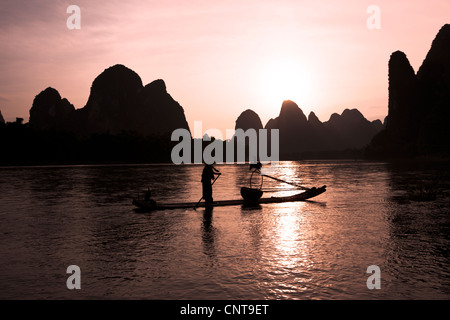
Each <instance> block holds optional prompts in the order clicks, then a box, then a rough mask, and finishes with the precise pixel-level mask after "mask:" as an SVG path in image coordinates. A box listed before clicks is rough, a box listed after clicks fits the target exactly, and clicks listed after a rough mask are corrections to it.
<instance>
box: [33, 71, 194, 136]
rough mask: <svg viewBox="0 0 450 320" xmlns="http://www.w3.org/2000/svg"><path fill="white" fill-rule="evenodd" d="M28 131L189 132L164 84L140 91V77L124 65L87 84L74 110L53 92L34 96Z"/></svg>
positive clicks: (153, 83)
mask: <svg viewBox="0 0 450 320" xmlns="http://www.w3.org/2000/svg"><path fill="white" fill-rule="evenodd" d="M29 125H30V128H33V129H36V130H56V131H71V132H76V133H79V134H86V135H90V134H96V133H100V134H101V133H108V134H119V133H121V132H133V133H136V134H141V135H154V134H167V133H171V132H172V131H173V130H175V129H177V128H184V129H187V130H189V125H188V123H187V121H186V117H185V114H184V110H183V108H182V107H181V105H180V104H179V103H178V102H176V101H175V100H174V99H173V98H172V97H171V96H170V94H169V93H168V92H167V89H166V85H165V83H164V81H163V80H160V79H158V80H155V81H153V82H151V83H149V84H147V85H146V86H143V84H142V80H141V78H140V77H139V75H138V74H137V73H136V72H134V71H132V70H131V69H128V68H127V67H125V66H123V65H120V64H118V65H114V66H112V67H110V68H108V69H106V70H105V71H103V72H102V73H101V74H100V75H99V76H98V77H96V78H95V80H94V81H93V83H92V86H91V92H90V95H89V99H88V101H87V103H86V105H85V106H84V107H83V108H81V109H78V110H76V109H75V108H74V106H73V105H71V104H70V103H69V101H68V100H67V99H65V98H61V96H60V94H59V92H58V91H57V90H56V89H54V88H47V89H45V90H44V91H42V92H41V93H39V94H38V95H37V96H36V97H35V99H34V101H33V105H32V107H31V109H30V121H29Z"/></svg>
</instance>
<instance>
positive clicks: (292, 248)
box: [0, 161, 450, 299]
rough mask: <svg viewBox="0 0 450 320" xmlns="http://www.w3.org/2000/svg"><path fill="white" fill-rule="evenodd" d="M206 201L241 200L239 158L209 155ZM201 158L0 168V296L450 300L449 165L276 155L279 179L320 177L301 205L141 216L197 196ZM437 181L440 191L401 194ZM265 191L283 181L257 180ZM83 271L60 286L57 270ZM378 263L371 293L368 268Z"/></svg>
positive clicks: (307, 181)
mask: <svg viewBox="0 0 450 320" xmlns="http://www.w3.org/2000/svg"><path fill="white" fill-rule="evenodd" d="M217 168H218V169H219V170H221V172H222V173H223V174H222V176H221V177H220V178H219V179H218V180H217V182H216V183H215V185H214V199H215V200H221V199H239V198H240V193H239V192H240V187H241V186H248V181H249V177H250V173H249V168H248V165H219V166H217ZM201 171H202V166H200V165H184V166H175V165H114V166H112V165H111V166H62V167H12V168H5V167H3V168H0V259H1V268H0V298H1V299H449V298H450V266H449V247H450V246H449V245H450V241H449V240H450V228H449V227H450V215H449V207H450V206H449V204H450V195H449V193H448V192H447V190H449V187H450V170H448V169H447V167H446V166H444V165H442V166H440V168H439V166H436V165H432V166H421V167H418V166H416V167H405V166H396V165H392V164H387V163H376V162H357V161H300V162H282V163H281V164H280V168H279V169H278V170H277V173H274V174H273V175H276V176H277V177H279V178H281V179H284V180H288V181H292V182H297V183H300V184H302V185H306V186H317V187H319V186H322V185H327V192H325V193H324V194H322V195H319V196H318V197H316V198H313V199H311V201H306V202H297V203H280V204H266V205H262V206H260V207H257V208H243V207H241V206H233V207H217V208H214V210H213V212H212V213H211V214H208V213H205V210H204V209H203V208H202V209H197V210H196V211H194V210H184V209H183V210H171V211H160V212H153V213H137V212H135V211H134V210H133V209H134V208H133V205H132V204H131V199H132V197H135V196H137V194H138V193H140V194H142V192H143V191H144V190H146V189H147V187H148V186H149V187H150V188H151V189H152V191H153V198H155V199H156V200H157V201H161V202H177V201H193V202H196V201H198V200H199V199H200V197H201V183H200V175H201ZM429 185H432V186H434V187H437V188H438V189H439V190H441V191H443V193H441V194H439V195H438V197H437V198H436V200H434V201H427V202H420V201H413V200H411V199H410V198H409V197H408V196H407V194H408V191H409V190H411V189H412V188H415V187H422V186H429ZM264 187H265V188H272V189H273V188H281V190H280V191H279V192H278V193H276V194H272V193H266V194H265V195H280V194H287V193H292V191H289V190H287V189H286V188H287V187H289V186H288V185H280V184H279V183H278V182H275V181H273V180H266V179H265V180H264ZM70 265H77V266H79V267H80V270H81V290H69V289H67V286H66V280H67V278H68V277H69V276H70V274H67V273H66V270H67V267H68V266H70ZM371 265H376V266H378V267H379V268H380V270H381V289H379V290H377V289H374V290H369V289H368V287H367V279H368V277H369V276H370V274H368V273H367V268H368V267H369V266H371Z"/></svg>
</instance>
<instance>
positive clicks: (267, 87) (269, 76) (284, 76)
mask: <svg viewBox="0 0 450 320" xmlns="http://www.w3.org/2000/svg"><path fill="white" fill-rule="evenodd" d="M260 90H261V92H262V95H263V97H264V99H265V100H267V103H268V104H270V105H272V106H278V105H280V104H281V102H282V101H284V100H292V101H294V102H296V103H297V104H299V105H301V104H304V103H305V102H308V101H310V100H311V99H312V97H313V96H314V92H313V91H314V88H313V79H312V74H311V72H310V71H309V70H308V68H306V67H305V66H303V65H302V64H301V63H300V62H299V61H296V60H294V59H278V60H275V61H272V62H271V63H269V64H267V66H265V67H263V68H262V72H261V77H260Z"/></svg>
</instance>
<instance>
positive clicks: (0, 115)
mask: <svg viewBox="0 0 450 320" xmlns="http://www.w3.org/2000/svg"><path fill="white" fill-rule="evenodd" d="M4 124H5V119H3V115H2V111H1V110H0V125H4Z"/></svg>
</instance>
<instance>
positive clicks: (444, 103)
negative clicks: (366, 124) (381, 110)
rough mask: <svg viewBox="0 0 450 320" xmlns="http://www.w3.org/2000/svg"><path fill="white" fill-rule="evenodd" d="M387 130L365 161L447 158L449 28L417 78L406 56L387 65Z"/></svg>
mask: <svg viewBox="0 0 450 320" xmlns="http://www.w3.org/2000/svg"><path fill="white" fill-rule="evenodd" d="M388 67H389V104H388V116H387V118H386V128H385V129H384V130H382V131H381V132H380V133H379V134H378V135H376V136H375V137H374V138H373V140H372V141H371V143H370V145H369V147H368V149H367V156H369V157H378V158H392V157H394V158H397V157H411V156H428V155H444V156H447V155H449V154H450V143H449V142H450V108H449V106H450V24H446V25H444V26H443V27H442V28H441V29H440V31H439V32H438V34H437V35H436V38H435V39H434V41H433V43H432V45H431V48H430V50H429V52H428V54H427V56H426V58H425V60H424V61H423V63H422V65H421V66H420V68H419V70H418V72H417V74H416V73H415V72H414V70H413V68H412V67H411V65H410V63H409V61H408V59H407V57H406V55H405V54H404V53H403V52H401V51H396V52H394V53H392V55H391V57H390V60H389V65H388Z"/></svg>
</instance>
